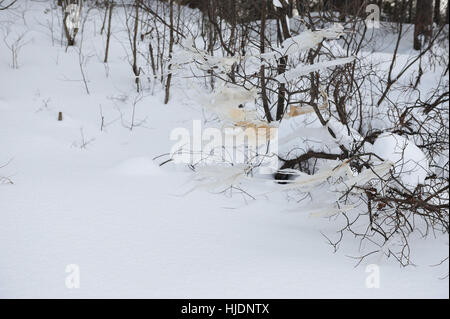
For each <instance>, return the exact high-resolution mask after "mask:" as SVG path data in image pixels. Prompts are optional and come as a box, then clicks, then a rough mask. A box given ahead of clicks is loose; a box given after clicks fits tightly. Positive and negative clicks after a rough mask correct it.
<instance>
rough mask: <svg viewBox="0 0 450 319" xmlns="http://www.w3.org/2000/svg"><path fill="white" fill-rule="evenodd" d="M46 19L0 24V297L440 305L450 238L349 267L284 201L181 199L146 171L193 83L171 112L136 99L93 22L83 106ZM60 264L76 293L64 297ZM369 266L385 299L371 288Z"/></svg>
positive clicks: (158, 175) (33, 11)
mask: <svg viewBox="0 0 450 319" xmlns="http://www.w3.org/2000/svg"><path fill="white" fill-rule="evenodd" d="M49 7H50V6H49V4H48V3H45V2H30V1H23V2H22V3H21V9H20V10H19V11H20V12H24V14H23V16H21V14H19V13H18V12H19V11H16V12H14V13H9V12H8V13H0V29H1V30H0V31H3V32H4V34H6V33H7V29H9V30H10V32H9V35H8V38H7V39H11V41H12V40H13V39H15V38H17V37H18V36H19V35H20V34H22V33H23V32H25V33H24V43H25V45H24V46H23V47H22V49H21V51H20V52H19V55H18V62H19V68H18V69H12V68H11V52H10V51H9V49H7V47H6V46H5V44H4V43H3V42H0V166H1V165H2V164H6V163H8V164H7V165H6V166H4V167H2V168H0V176H5V177H8V178H9V179H10V180H11V181H12V182H13V184H11V183H7V182H6V180H4V181H5V183H2V184H1V185H0V297H3V298H25V297H38V298H47V297H61V298H83V297H87V298H94V297H119V298H122V297H124V298H129V297H137V298H349V297H352V298H403V297H405V298H418V297H419V298H435V297H437V298H448V297H449V282H448V278H444V277H446V276H447V275H448V263H445V264H443V265H441V266H433V264H438V263H439V262H440V261H441V260H442V259H444V258H445V257H446V256H447V255H448V244H449V243H448V237H437V238H435V239H427V240H422V239H420V238H417V239H415V240H413V241H412V245H413V247H414V249H413V256H412V257H413V261H414V262H415V264H416V266H410V267H407V268H401V267H399V265H398V263H397V262H396V261H395V260H385V259H383V260H379V259H377V258H376V257H373V258H368V259H366V260H364V262H363V263H362V264H361V265H359V266H358V267H356V268H355V267H354V266H355V264H356V261H355V260H354V259H352V258H350V257H349V256H356V255H358V244H359V242H358V241H357V240H354V239H352V238H350V237H347V238H345V239H344V242H343V243H342V244H341V247H340V249H339V250H338V251H337V253H333V249H332V247H331V246H330V245H329V244H328V243H327V240H326V239H325V237H324V236H323V235H322V234H321V232H323V233H326V234H333V232H334V231H335V230H336V228H335V225H333V222H332V221H329V220H328V219H321V218H314V217H309V214H308V212H305V211H301V210H298V211H296V212H292V208H293V207H294V206H290V205H289V203H287V202H286V200H285V197H284V195H281V194H273V195H272V194H271V195H269V196H267V197H264V198H259V199H258V200H257V201H251V200H249V198H248V197H247V198H244V197H243V196H241V195H236V194H235V195H234V196H233V197H231V198H230V197H229V196H226V195H225V194H211V193H208V192H207V191H205V190H197V191H194V192H191V193H189V194H188V195H183V194H184V193H186V191H188V190H189V189H190V188H191V187H192V185H190V183H189V179H190V176H191V173H190V171H189V170H188V169H187V168H186V169H185V168H183V167H175V166H170V165H168V166H163V167H162V168H161V167H159V166H158V163H159V162H158V161H153V158H154V157H156V156H159V155H161V154H164V153H167V152H169V151H170V148H171V146H172V145H173V143H174V142H173V141H170V140H169V134H170V132H171V130H172V129H173V128H176V127H184V126H186V127H189V126H190V125H192V124H191V123H192V120H193V119H202V112H201V111H200V109H199V108H198V107H197V106H196V105H195V103H193V102H192V96H193V95H194V94H195V93H193V92H192V91H190V90H189V89H188V83H187V82H188V80H186V79H176V81H175V83H174V91H173V95H172V100H171V102H170V103H169V104H168V105H164V104H163V94H162V93H159V92H160V90H159V89H156V90H155V92H156V93H154V94H151V92H149V91H147V92H145V93H144V96H143V97H140V98H138V97H137V95H136V93H135V87H134V83H133V77H132V73H131V67H130V65H129V63H128V61H127V52H126V49H127V48H126V47H125V46H126V45H127V43H126V41H127V40H126V38H125V37H126V36H125V35H124V34H122V36H123V37H122V38H121V33H120V32H121V31H120V30H123V25H121V24H120V23H117V24H116V25H115V26H114V28H116V29H117V30H116V32H115V34H117V36H115V37H114V38H113V39H112V44H111V49H110V50H111V51H110V62H109V64H108V66H107V67H105V65H104V64H103V62H102V58H103V52H104V51H103V50H104V42H103V41H102V37H101V36H99V35H98V34H99V32H98V30H99V28H100V26H98V25H97V26H95V27H94V26H93V25H91V24H89V25H90V29H88V30H85V32H84V43H83V46H84V55H85V56H86V57H87V58H88V61H87V63H86V65H85V66H84V70H85V72H86V76H87V78H88V88H89V91H90V94H89V95H88V94H86V90H85V87H84V84H83V81H82V80H81V73H80V67H79V55H78V52H77V51H76V50H75V49H74V48H69V49H68V50H67V52H66V49H65V47H63V46H61V45H60V42H59V33H58V34H56V35H55V38H56V40H55V41H54V43H52V40H51V36H50V30H49V28H48V27H47V22H48V21H50V19H51V18H50V15H49V13H48V12H47V13H45V12H44V10H45V9H47V8H49ZM92 14H100V13H92ZM117 19H119V18H117ZM119 20H120V19H119ZM97 21H98V20H97ZM54 23H55V25H56V24H57V23H59V21H55V22H54ZM94 28H96V29H95V30H94ZM55 30H56V27H55ZM58 30H59V29H58ZM95 31H96V34H97V36H96V37H93V34H94V32H95ZM1 36H3V35H1ZM134 101H137V103H136V104H135V112H134V113H135V119H134V123H135V124H136V126H135V127H134V128H133V129H132V130H131V129H130V128H129V126H130V123H131V121H132V120H131V119H132V115H133V103H134ZM59 112H62V115H63V121H58V120H57V119H58V113H59ZM102 117H103V129H102ZM246 191H248V192H249V193H251V194H253V195H255V194H260V193H263V191H262V190H261V189H260V187H259V186H253V185H251V184H249V185H248V188H247V189H246ZM430 261H435V262H434V263H431V262H430ZM71 264H75V265H77V266H78V267H79V271H80V287H79V288H76V289H68V288H67V287H66V285H65V280H66V277H67V276H68V275H69V274H68V273H66V266H67V265H71ZM369 264H377V265H379V267H380V288H372V289H369V288H367V287H366V281H367V278H368V277H369V276H370V275H371V272H366V270H369V271H370V270H371V269H372V268H370V267H369V268H366V266H367V265H369ZM443 278H444V279H443Z"/></svg>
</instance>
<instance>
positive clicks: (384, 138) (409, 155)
mask: <svg viewBox="0 0 450 319" xmlns="http://www.w3.org/2000/svg"><path fill="white" fill-rule="evenodd" d="M373 152H374V153H375V154H377V155H378V156H380V157H381V158H383V159H384V160H389V161H391V162H393V163H394V164H395V166H394V171H395V173H396V174H399V176H400V179H401V181H402V182H403V183H404V185H405V186H406V187H407V188H409V189H414V188H416V187H417V185H419V184H423V183H424V182H425V178H426V177H427V175H428V171H429V163H428V159H427V157H426V155H425V154H424V153H423V152H422V151H421V150H420V148H418V147H417V146H416V145H415V144H414V143H413V142H411V141H409V140H407V139H406V138H404V137H402V136H399V135H397V134H393V133H384V134H381V135H380V136H379V137H378V139H377V140H376V141H375V143H374V145H373Z"/></svg>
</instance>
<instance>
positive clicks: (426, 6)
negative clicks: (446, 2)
mask: <svg viewBox="0 0 450 319" xmlns="http://www.w3.org/2000/svg"><path fill="white" fill-rule="evenodd" d="M432 24H433V2H432V1H431V0H417V6H416V21H415V27H414V49H415V50H421V49H422V45H423V43H424V42H427V41H428V40H429V39H430V38H431V36H432V33H433V28H432Z"/></svg>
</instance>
